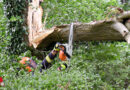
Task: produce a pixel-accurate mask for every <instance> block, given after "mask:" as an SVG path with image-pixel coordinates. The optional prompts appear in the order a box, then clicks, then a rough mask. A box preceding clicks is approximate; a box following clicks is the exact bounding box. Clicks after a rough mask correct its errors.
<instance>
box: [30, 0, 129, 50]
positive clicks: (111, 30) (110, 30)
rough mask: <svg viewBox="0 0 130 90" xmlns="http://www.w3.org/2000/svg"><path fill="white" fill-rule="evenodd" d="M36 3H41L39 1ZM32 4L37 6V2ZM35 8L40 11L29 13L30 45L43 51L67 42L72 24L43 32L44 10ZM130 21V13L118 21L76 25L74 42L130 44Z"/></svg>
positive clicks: (124, 14)
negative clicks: (96, 41)
mask: <svg viewBox="0 0 130 90" xmlns="http://www.w3.org/2000/svg"><path fill="white" fill-rule="evenodd" d="M34 1H37V2H39V0H34ZM32 3H33V4H35V2H32ZM33 4H32V5H33ZM34 6H35V7H37V8H39V9H38V11H35V10H34V9H35V8H34V9H32V8H31V9H29V11H28V22H29V23H28V26H29V43H30V45H32V46H33V47H34V48H40V49H42V48H45V47H48V46H49V44H51V43H53V42H66V41H67V40H68V36H69V29H70V24H66V25H60V26H55V27H53V28H51V29H48V30H43V29H42V27H41V26H42V21H41V19H42V13H43V12H42V9H41V7H40V4H37V5H34ZM29 8H30V6H29ZM38 15H39V16H38ZM30 19H31V20H30ZM129 20H130V11H128V12H124V13H122V14H121V16H119V17H117V18H116V19H115V18H112V19H109V20H101V21H95V22H90V23H74V41H90V40H126V41H127V42H128V43H130V32H129V30H130V28H129V25H130V22H129ZM127 21H128V22H127ZM34 22H35V23H34ZM126 25H127V26H126Z"/></svg>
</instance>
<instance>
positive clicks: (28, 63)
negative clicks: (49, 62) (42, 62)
mask: <svg viewBox="0 0 130 90" xmlns="http://www.w3.org/2000/svg"><path fill="white" fill-rule="evenodd" d="M19 63H20V64H21V68H24V69H25V70H27V71H28V72H32V71H34V70H35V69H36V67H37V64H36V62H35V61H33V60H32V59H31V58H29V57H23V58H22V60H20V62H19Z"/></svg>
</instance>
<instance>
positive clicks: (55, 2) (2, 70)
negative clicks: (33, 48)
mask: <svg viewBox="0 0 130 90" xmlns="http://www.w3.org/2000/svg"><path fill="white" fill-rule="evenodd" d="M25 1H26V0H25ZM25 1H24V0H4V5H5V6H6V8H5V9H6V16H7V17H8V18H5V16H3V10H1V8H2V5H3V4H2V3H0V12H2V13H0V16H1V18H0V36H1V37H0V76H3V78H4V82H5V87H0V89H4V90H6V89H7V90H19V89H20V90H23V89H25V90H27V89H29V90H35V89H38V90H44V89H45V90H55V89H56V90H65V89H68V90H91V89H92V90H93V89H94V90H116V89H117V90H123V89H126V88H127V89H128V90H129V89H130V86H129V84H130V82H129V81H130V77H129V76H130V67H129V65H130V45H128V44H127V43H126V42H87V43H86V42H84V43H77V44H75V45H74V51H73V57H72V59H71V66H70V68H68V69H67V70H65V71H62V72H59V71H57V67H58V66H59V64H60V62H59V59H58V58H56V59H55V64H54V65H53V66H52V67H51V68H50V69H48V70H44V71H43V73H40V72H39V69H40V66H41V62H42V61H41V60H38V59H37V58H36V57H35V56H31V52H30V51H29V50H28V51H26V52H24V49H22V48H23V47H24V45H23V44H22V43H23V35H22V34H25V33H26V28H25V27H21V26H23V24H24V23H23V22H24V20H23V18H24V17H23V16H22V15H23V14H20V13H21V12H22V10H23V9H24V8H25V6H26V4H25ZM11 2H12V3H11ZM18 3H21V4H18ZM9 4H11V5H13V6H14V8H12V7H11V6H10V5H9ZM24 5H25V6H24ZM111 5H112V6H119V5H118V4H117V2H116V0H109V1H108V2H106V0H50V1H49V0H45V3H43V7H44V9H45V10H44V14H45V13H46V12H48V11H49V16H48V19H47V27H52V26H53V25H59V24H65V23H70V22H74V21H79V22H89V21H91V20H99V19H103V18H104V17H105V13H106V12H105V11H106V7H108V6H111ZM22 7H23V8H22ZM23 11H24V10H23ZM7 12H9V13H7ZM7 26H8V28H7ZM13 38H14V39H13ZM21 44H22V45H21ZM11 45H12V46H11ZM19 45H20V46H19ZM9 46H10V48H11V49H10V50H12V51H11V52H10V53H13V52H14V54H16V53H18V54H19V53H20V52H23V53H21V54H20V55H13V54H12V55H10V56H9V55H8V52H6V50H7V49H8V48H9ZM47 53H48V52H47ZM24 56H28V57H32V58H33V60H35V61H36V62H37V64H38V68H37V69H36V70H35V75H34V76H32V75H31V74H32V73H27V72H25V71H24V70H21V71H18V70H17V68H19V67H20V65H19V63H18V62H19V60H21V57H24Z"/></svg>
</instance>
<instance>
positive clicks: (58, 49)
mask: <svg viewBox="0 0 130 90" xmlns="http://www.w3.org/2000/svg"><path fill="white" fill-rule="evenodd" d="M58 53H59V59H60V60H61V61H63V62H64V63H63V64H61V65H60V67H58V68H57V70H59V71H61V70H65V69H67V67H68V66H67V62H68V61H67V57H69V55H68V54H67V53H66V47H65V46H64V45H62V44H60V43H56V45H55V47H54V49H53V50H52V51H51V52H50V53H49V54H48V55H47V56H46V57H45V58H44V60H43V61H42V67H41V69H40V72H42V70H43V69H48V68H50V67H51V66H52V62H53V61H54V59H55V57H56V56H57V54H58Z"/></svg>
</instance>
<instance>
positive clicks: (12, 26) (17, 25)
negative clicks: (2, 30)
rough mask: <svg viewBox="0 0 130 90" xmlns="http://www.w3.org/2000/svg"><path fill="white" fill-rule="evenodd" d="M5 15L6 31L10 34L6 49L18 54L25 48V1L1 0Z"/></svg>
mask: <svg viewBox="0 0 130 90" xmlns="http://www.w3.org/2000/svg"><path fill="white" fill-rule="evenodd" d="M3 3H4V8H5V15H6V17H7V19H8V23H7V27H8V29H7V32H8V35H10V36H11V38H10V42H9V46H8V50H9V53H10V54H20V53H21V52H24V51H25V50H26V44H25V42H24V41H25V40H24V39H25V34H26V32H27V31H26V27H25V13H24V12H25V10H26V9H27V1H26V0H25V1H23V0H3Z"/></svg>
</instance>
